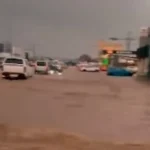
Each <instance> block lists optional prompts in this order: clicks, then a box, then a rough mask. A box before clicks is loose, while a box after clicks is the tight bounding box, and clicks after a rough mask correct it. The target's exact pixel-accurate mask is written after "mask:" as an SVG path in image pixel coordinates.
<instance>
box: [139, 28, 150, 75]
mask: <svg viewBox="0 0 150 150" xmlns="http://www.w3.org/2000/svg"><path fill="white" fill-rule="evenodd" d="M149 45H150V27H145V28H141V29H140V37H139V48H138V50H137V53H138V54H137V55H138V57H139V59H138V74H139V75H141V74H145V73H147V72H148V70H149V69H150V68H149V60H150V59H149V54H148V53H149Z"/></svg>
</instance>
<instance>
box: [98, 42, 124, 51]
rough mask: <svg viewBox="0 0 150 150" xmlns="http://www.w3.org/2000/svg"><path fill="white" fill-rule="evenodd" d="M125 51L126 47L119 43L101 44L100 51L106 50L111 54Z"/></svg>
mask: <svg viewBox="0 0 150 150" xmlns="http://www.w3.org/2000/svg"><path fill="white" fill-rule="evenodd" d="M123 49H124V46H123V45H122V44H120V43H117V42H110V41H108V42H107V41H100V42H99V50H105V51H106V52H107V53H109V54H111V53H113V51H120V50H123Z"/></svg>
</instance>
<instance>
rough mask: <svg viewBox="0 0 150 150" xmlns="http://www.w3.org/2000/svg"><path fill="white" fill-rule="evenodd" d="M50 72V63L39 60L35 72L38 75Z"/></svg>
mask: <svg viewBox="0 0 150 150" xmlns="http://www.w3.org/2000/svg"><path fill="white" fill-rule="evenodd" d="M48 71H49V63H48V61H43V60H38V61H36V63H35V72H36V73H42V74H48Z"/></svg>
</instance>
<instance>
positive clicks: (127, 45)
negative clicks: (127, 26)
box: [109, 31, 136, 50]
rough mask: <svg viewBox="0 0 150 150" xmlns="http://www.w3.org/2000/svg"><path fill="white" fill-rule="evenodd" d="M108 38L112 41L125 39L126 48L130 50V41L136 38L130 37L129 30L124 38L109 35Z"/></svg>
mask: <svg viewBox="0 0 150 150" xmlns="http://www.w3.org/2000/svg"><path fill="white" fill-rule="evenodd" d="M109 39H110V40H112V41H125V46H126V50H131V43H132V42H133V41H135V40H136V39H135V38H133V37H132V32H131V31H129V32H128V33H127V37H125V38H117V37H111V38H109Z"/></svg>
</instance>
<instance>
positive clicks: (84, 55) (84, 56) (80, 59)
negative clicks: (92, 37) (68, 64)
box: [79, 54, 92, 62]
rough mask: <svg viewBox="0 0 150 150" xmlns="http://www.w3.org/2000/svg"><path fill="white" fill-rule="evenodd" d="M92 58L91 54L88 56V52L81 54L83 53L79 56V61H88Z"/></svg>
mask: <svg viewBox="0 0 150 150" xmlns="http://www.w3.org/2000/svg"><path fill="white" fill-rule="evenodd" d="M91 60H92V58H91V56H89V55H88V54H83V55H81V56H80V57H79V61H87V62H89V61H91Z"/></svg>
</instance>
